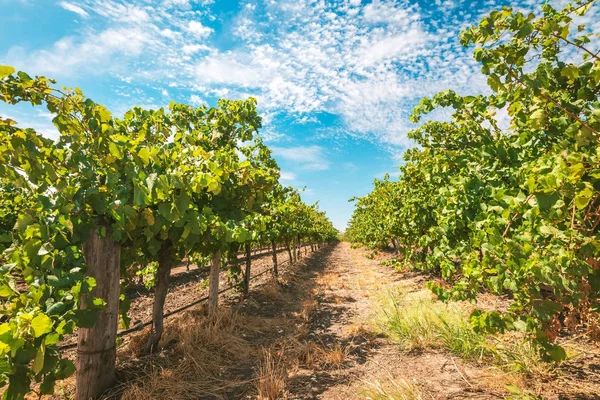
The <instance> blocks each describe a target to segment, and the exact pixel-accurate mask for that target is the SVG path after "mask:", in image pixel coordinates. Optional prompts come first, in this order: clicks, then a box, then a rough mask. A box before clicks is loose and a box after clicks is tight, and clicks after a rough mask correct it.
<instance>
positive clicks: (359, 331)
mask: <svg viewBox="0 0 600 400" xmlns="http://www.w3.org/2000/svg"><path fill="white" fill-rule="evenodd" d="M346 332H347V335H348V336H349V337H351V338H363V339H365V340H372V339H374V338H375V337H377V333H376V332H374V331H373V329H371V327H370V326H368V325H365V324H358V325H350V326H349V327H348V329H347V331H346Z"/></svg>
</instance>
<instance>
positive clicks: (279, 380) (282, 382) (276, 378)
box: [256, 350, 287, 400]
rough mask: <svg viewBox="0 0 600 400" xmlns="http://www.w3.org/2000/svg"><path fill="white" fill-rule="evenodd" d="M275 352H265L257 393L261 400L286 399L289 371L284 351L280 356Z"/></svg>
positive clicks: (257, 381) (257, 383)
mask: <svg viewBox="0 0 600 400" xmlns="http://www.w3.org/2000/svg"><path fill="white" fill-rule="evenodd" d="M273 353H277V352H275V351H273V350H265V351H264V355H263V360H262V362H261V364H260V367H259V370H258V378H257V380H256V391H257V392H258V398H259V399H260V400H278V399H286V398H287V394H286V390H285V389H286V380H287V369H286V365H285V361H284V357H283V351H281V352H279V354H276V355H274V354H273Z"/></svg>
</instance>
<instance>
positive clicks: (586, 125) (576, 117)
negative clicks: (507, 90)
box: [519, 81, 600, 135]
mask: <svg viewBox="0 0 600 400" xmlns="http://www.w3.org/2000/svg"><path fill="white" fill-rule="evenodd" d="M519 82H520V81H519ZM540 96H542V97H543V98H544V99H546V100H548V101H549V102H551V103H552V104H554V105H555V106H556V107H558V108H560V109H561V110H562V111H564V112H565V113H567V114H568V115H569V116H570V117H571V118H573V119H574V120H576V121H577V122H579V123H580V124H581V125H583V126H585V127H586V128H588V129H589V130H590V131H592V132H594V133H595V134H596V135H600V132H598V131H597V130H595V129H594V128H592V127H591V126H589V125H588V124H587V123H586V122H585V121H584V120H582V119H581V118H579V117H578V116H577V115H575V114H573V113H572V112H571V111H569V110H567V109H566V108H564V107H563V106H562V105H561V104H560V103H559V102H558V101H556V100H554V99H553V98H552V97H549V96H546V95H545V94H544V93H543V92H542V91H541V90H540Z"/></svg>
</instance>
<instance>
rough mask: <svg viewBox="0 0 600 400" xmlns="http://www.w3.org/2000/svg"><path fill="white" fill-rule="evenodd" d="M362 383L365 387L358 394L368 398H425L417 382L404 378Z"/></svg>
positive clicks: (390, 399)
mask: <svg viewBox="0 0 600 400" xmlns="http://www.w3.org/2000/svg"><path fill="white" fill-rule="evenodd" d="M364 384H365V388H364V389H362V390H361V391H360V395H361V396H364V398H365V399H368V400H423V399H425V398H426V397H425V394H424V393H423V389H421V387H420V386H419V385H418V384H417V383H414V382H409V381H407V380H405V379H399V380H396V379H391V378H390V379H387V380H386V381H385V382H381V381H379V380H375V381H364ZM427 398H431V397H430V396H428V397H427Z"/></svg>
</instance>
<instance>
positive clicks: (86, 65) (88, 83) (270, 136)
mask: <svg viewBox="0 0 600 400" xmlns="http://www.w3.org/2000/svg"><path fill="white" fill-rule="evenodd" d="M510 3H511V2H510V1H508V0H505V1H502V0H483V1H466V0H423V1H402V0H372V1H371V0H363V1H360V0H340V1H324V0H320V1H314V0H283V1H275V0H243V1H239V2H238V1H230V0H228V1H224V0H221V1H219V0H213V1H211V0H164V1H153V0H131V1H122V0H64V1H63V0H58V1H57V0H0V10H2V12H0V64H4V65H13V66H15V67H17V68H18V69H22V70H24V71H27V72H28V73H30V74H35V75H45V76H48V77H52V78H55V79H57V80H58V83H59V84H60V85H64V86H78V87H80V88H81V89H82V90H83V92H84V93H85V94H86V95H88V96H89V97H91V98H92V99H94V100H95V101H96V102H99V103H102V104H104V105H106V106H107V107H109V108H110V109H111V110H113V112H115V113H116V114H122V113H124V112H125V111H126V110H128V109H129V108H131V107H132V106H134V105H140V106H145V107H154V108H158V107H164V106H167V105H168V104H169V103H170V102H171V101H178V102H185V103H189V104H201V103H207V104H208V105H214V104H215V103H216V100H217V99H218V98H220V97H225V98H245V97H247V96H250V95H251V96H255V97H257V98H258V107H259V111H260V113H261V115H262V116H263V125H264V127H263V129H262V131H261V134H262V135H263V136H264V138H265V140H266V142H267V144H268V145H269V146H270V147H271V148H272V149H273V150H274V154H275V157H276V159H277V161H278V163H279V165H280V167H281V170H282V182H283V183H284V184H289V185H292V186H295V187H298V188H302V187H304V186H306V188H307V189H306V191H305V192H304V194H303V197H304V199H305V201H307V202H310V203H312V202H314V201H317V200H318V201H319V203H320V205H321V209H324V210H326V211H327V214H328V215H329V216H330V218H331V219H332V221H333V222H334V224H335V226H336V227H337V228H339V229H344V228H345V225H346V222H347V220H348V219H349V217H350V215H351V213H352V209H353V205H352V203H348V199H349V198H351V197H354V196H361V195H364V194H366V193H367V192H369V191H370V188H371V184H372V181H373V179H374V178H376V177H378V178H381V177H383V175H384V174H385V173H391V174H392V175H395V174H397V165H398V164H399V162H400V160H401V155H402V152H403V151H404V150H405V149H406V148H408V147H410V146H412V143H411V142H410V141H409V140H408V139H407V136H406V133H407V132H408V130H410V129H411V128H413V127H414V126H413V125H411V123H410V122H409V121H408V116H409V115H410V111H411V110H412V108H413V107H414V106H415V105H416V104H417V103H418V101H419V99H420V98H421V97H423V96H426V95H431V94H433V93H435V92H437V91H439V90H443V89H446V88H453V89H455V90H457V91H458V92H460V93H480V92H484V91H486V85H485V80H484V79H482V76H481V74H480V72H479V66H478V65H477V64H476V63H475V61H474V60H473V59H472V57H471V55H470V54H471V52H472V50H471V49H469V50H465V49H463V48H462V47H461V46H460V44H459V43H458V38H457V34H458V32H459V31H460V29H461V28H463V27H465V26H467V25H469V24H471V23H474V22H477V21H478V20H479V19H480V17H481V16H483V15H485V14H486V13H487V12H489V11H490V10H492V9H497V8H500V7H501V6H502V5H506V4H510ZM513 3H514V5H518V7H520V8H523V9H527V10H529V9H531V10H533V9H535V8H538V6H539V5H540V4H541V3H542V2H541V1H536V0H525V1H518V2H515V1H513ZM596 8H598V7H596ZM597 11H598V10H594V11H593V12H592V13H591V14H590V15H589V16H588V17H587V18H588V20H589V21H594V20H595V21H598V20H600V18H598V17H599V15H598V12H597ZM596 23H597V22H596ZM0 115H3V116H8V117H11V118H13V119H15V120H17V121H19V122H20V123H21V124H22V125H23V126H29V127H32V128H35V129H37V130H39V131H40V132H42V133H44V134H47V135H49V136H52V135H54V134H55V133H54V132H55V130H54V129H53V126H52V124H51V122H50V118H49V115H48V114H47V113H44V112H43V111H42V110H37V109H33V108H31V107H29V106H19V107H14V106H10V107H9V106H6V105H5V104H0Z"/></svg>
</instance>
